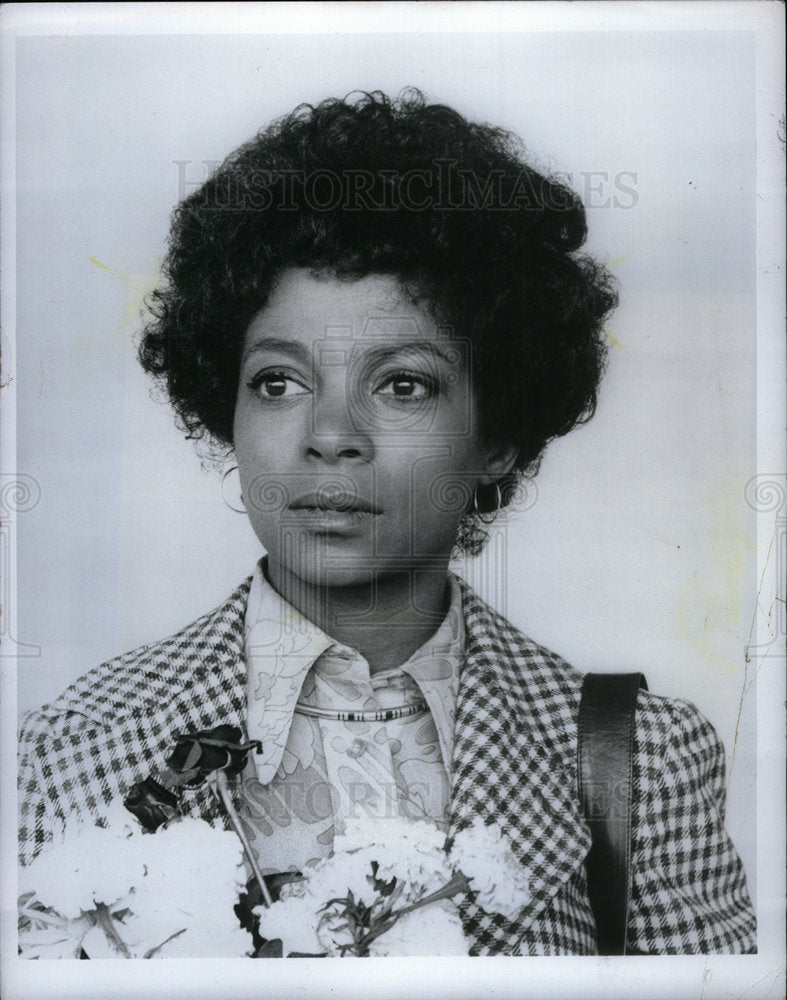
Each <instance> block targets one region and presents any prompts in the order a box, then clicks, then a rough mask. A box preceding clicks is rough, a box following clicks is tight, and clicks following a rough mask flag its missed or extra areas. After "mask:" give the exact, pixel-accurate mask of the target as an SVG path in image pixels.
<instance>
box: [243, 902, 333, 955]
mask: <svg viewBox="0 0 787 1000" xmlns="http://www.w3.org/2000/svg"><path fill="white" fill-rule="evenodd" d="M323 902H325V900H324V901H323ZM319 906H320V902H319V901H318V900H317V899H316V898H315V897H313V896H311V895H303V896H290V897H289V898H287V899H279V901H278V902H276V903H274V904H273V906H269V907H265V906H261V907H258V908H257V909H255V911H254V912H255V913H256V914H258V915H259V918H260V925H259V932H260V934H261V935H262V937H264V938H265V939H266V940H272V939H273V938H280V939H281V941H282V947H283V950H284V954H285V955H287V954H289V953H290V952H291V951H300V952H305V953H306V954H307V955H319V954H320V953H321V952H322V951H323V950H324V949H323V946H322V945H321V944H320V940H319V938H318V937H317V920H318V916H317V913H316V911H317V908H318V907H319Z"/></svg>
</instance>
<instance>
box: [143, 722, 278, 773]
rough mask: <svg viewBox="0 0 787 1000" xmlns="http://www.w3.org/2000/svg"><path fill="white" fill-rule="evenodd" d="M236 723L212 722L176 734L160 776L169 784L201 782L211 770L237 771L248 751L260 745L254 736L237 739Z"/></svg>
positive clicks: (244, 761)
mask: <svg viewBox="0 0 787 1000" xmlns="http://www.w3.org/2000/svg"><path fill="white" fill-rule="evenodd" d="M242 735H243V734H242V733H241V731H240V729H238V727H237V726H225V725H222V726H216V727H215V728H214V729H203V730H201V731H200V732H198V733H183V734H181V735H180V736H178V737H177V743H176V745H175V749H174V750H173V752H172V754H171V755H170V757H169V759H168V760H167V765H166V767H165V768H164V769H163V770H162V772H161V780H162V781H163V782H164V784H166V785H168V786H169V787H170V788H174V787H177V786H179V785H186V786H188V787H189V788H194V787H196V786H197V785H201V784H202V782H203V781H205V779H206V778H207V777H208V775H210V774H213V772H214V771H226V772H227V774H229V775H236V774H240V773H241V771H242V770H243V769H244V767H245V766H246V758H247V757H248V754H249V751H250V750H252V749H256V750H257V752H258V753H259V751H260V750H261V749H262V745H261V744H260V742H259V741H258V740H252V741H250V742H248V743H243V742H242V741H241V737H242Z"/></svg>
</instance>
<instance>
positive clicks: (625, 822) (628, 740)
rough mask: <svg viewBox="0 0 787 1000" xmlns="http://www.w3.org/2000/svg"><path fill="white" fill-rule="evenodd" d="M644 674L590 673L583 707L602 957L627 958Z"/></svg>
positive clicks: (585, 787)
mask: <svg viewBox="0 0 787 1000" xmlns="http://www.w3.org/2000/svg"><path fill="white" fill-rule="evenodd" d="M640 688H646V689H647V684H646V683H645V678H644V676H643V675H642V674H586V675H585V679H584V681H583V684H582V701H581V703H580V707H579V738H578V745H577V754H578V757H577V775H578V782H579V801H580V802H581V804H582V809H583V811H584V815H585V819H586V820H587V822H588V826H589V827H590V832H591V835H592V838H593V841H592V844H591V847H590V851H589V852H588V856H587V861H586V863H585V865H586V869H587V880H588V893H589V896H590V905H591V907H592V909H593V914H594V916H595V918H596V929H597V932H598V950H599V954H600V955H625V953H626V921H627V917H628V906H629V895H630V892H631V884H630V883H631V879H630V873H629V855H630V852H631V768H632V756H633V747H634V715H635V713H636V707H637V692H638V691H639V689H640Z"/></svg>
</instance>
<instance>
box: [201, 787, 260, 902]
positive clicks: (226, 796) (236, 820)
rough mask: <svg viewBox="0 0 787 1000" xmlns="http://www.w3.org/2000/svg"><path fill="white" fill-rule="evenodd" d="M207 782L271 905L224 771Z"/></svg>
mask: <svg viewBox="0 0 787 1000" xmlns="http://www.w3.org/2000/svg"><path fill="white" fill-rule="evenodd" d="M208 783H209V785H210V787H211V788H212V789H213V793H214V795H215V796H216V797H217V798H218V800H219V802H221V804H222V805H223V806H224V809H225V811H226V813H227V816H228V818H229V821H230V823H232V828H233V830H234V831H235V833H237V835H238V840H240V842H241V845H242V847H243V852H244V854H245V855H246V859H247V860H248V862H249V865H250V866H251V870H252V872H254V877H255V878H256V879H257V884H258V885H259V887H260V892H261V893H262V899H263V902H264V903H265V905H266V906H272V905H273V900H272V899H271V894H270V892H269V891H268V886H267V885H266V884H265V879H264V878H263V877H262V872H261V871H260V866H259V865H258V864H257V859H256V858H255V856H254V851H252V849H251V844H250V843H249V840H248V838H247V836H246V834H245V832H244V830H243V825H242V824H241V821H240V816H239V815H238V810H237V809H236V808H235V803H234V802H233V801H232V795H231V793H230V788H229V785H228V783H227V775H226V774H225V773H224V771H214V772H213V774H211V775H210V777H209V778H208Z"/></svg>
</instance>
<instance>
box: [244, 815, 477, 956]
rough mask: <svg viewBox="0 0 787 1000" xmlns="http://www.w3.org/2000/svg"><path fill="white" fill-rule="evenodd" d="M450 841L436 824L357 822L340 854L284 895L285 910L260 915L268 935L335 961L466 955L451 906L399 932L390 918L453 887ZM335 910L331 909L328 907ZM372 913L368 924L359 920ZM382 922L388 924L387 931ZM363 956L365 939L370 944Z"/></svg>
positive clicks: (429, 908)
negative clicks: (355, 956)
mask: <svg viewBox="0 0 787 1000" xmlns="http://www.w3.org/2000/svg"><path fill="white" fill-rule="evenodd" d="M444 840H445V837H444V835H443V833H442V832H441V831H440V830H439V829H438V828H437V827H436V826H435V825H434V824H433V823H430V822H425V821H412V820H408V819H402V818H398V817H397V818H391V819H385V820H380V819H374V820H369V819H368V818H366V817H362V818H359V819H355V820H349V821H348V822H347V823H346V825H345V828H344V830H343V832H342V833H340V834H338V835H337V836H336V837H335V838H334V853H333V854H332V855H331V856H330V857H328V858H324V859H323V860H321V861H319V862H317V864H315V865H314V866H313V867H311V868H308V869H307V870H306V871H305V872H304V876H305V877H304V879H303V880H302V881H300V882H294V883H290V884H288V885H286V886H284V888H283V889H282V893H281V897H280V899H279V902H277V903H274V904H273V906H271V907H269V908H267V909H264V908H262V907H258V908H257V909H255V911H254V912H255V913H256V914H258V915H259V918H260V925H259V932H260V934H261V935H262V936H263V937H264V938H267V939H272V938H281V939H282V943H283V950H284V953H285V954H288V953H289V952H293V951H298V952H307V953H309V954H314V953H315V952H317V953H325V954H327V955H342V954H347V953H349V954H363V953H364V950H363V948H368V954H369V955H457V954H459V955H466V954H467V941H466V939H465V936H464V932H463V930H462V924H461V920H460V919H459V914H458V912H457V908H456V905H455V904H454V903H453V902H452V901H451V900H447V899H443V900H439V901H436V902H430V903H427V904H426V905H424V906H422V907H418V908H417V909H415V910H413V911H411V912H409V913H405V914H404V915H403V916H402V917H399V918H397V919H396V921H395V922H394V923H393V925H392V926H391V927H388V928H387V929H386V930H384V931H383V932H382V933H381V934H380V935H379V936H377V937H374V936H373V934H374V930H375V929H379V928H380V927H381V926H385V923H386V922H387V919H386V918H387V915H388V914H390V913H391V912H393V913H396V912H397V911H399V910H402V909H404V908H405V907H408V906H411V905H413V904H418V903H419V902H420V901H421V900H422V899H424V898H425V897H426V896H429V895H430V894H431V893H433V892H437V891H438V890H440V889H442V888H443V887H444V886H445V885H446V884H447V883H448V882H450V881H451V877H452V871H451V867H450V865H449V863H448V858H447V857H446V854H445V851H444V849H443V845H444ZM326 904H327V905H326ZM362 908H367V909H368V910H370V911H371V912H367V913H366V915H365V916H364V917H363V918H359V919H362V923H359V924H356V923H355V922H354V919H353V916H352V913H353V911H355V912H356V913H357V912H359V911H360V910H361V909H362ZM381 921H382V923H381ZM369 930H372V938H373V939H372V940H371V941H369V940H368V938H367V939H366V942H365V944H364V945H363V946H362V947H361V948H359V946H358V939H357V935H360V936H361V937H364V936H365V934H366V933H367V932H368V931H369Z"/></svg>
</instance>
